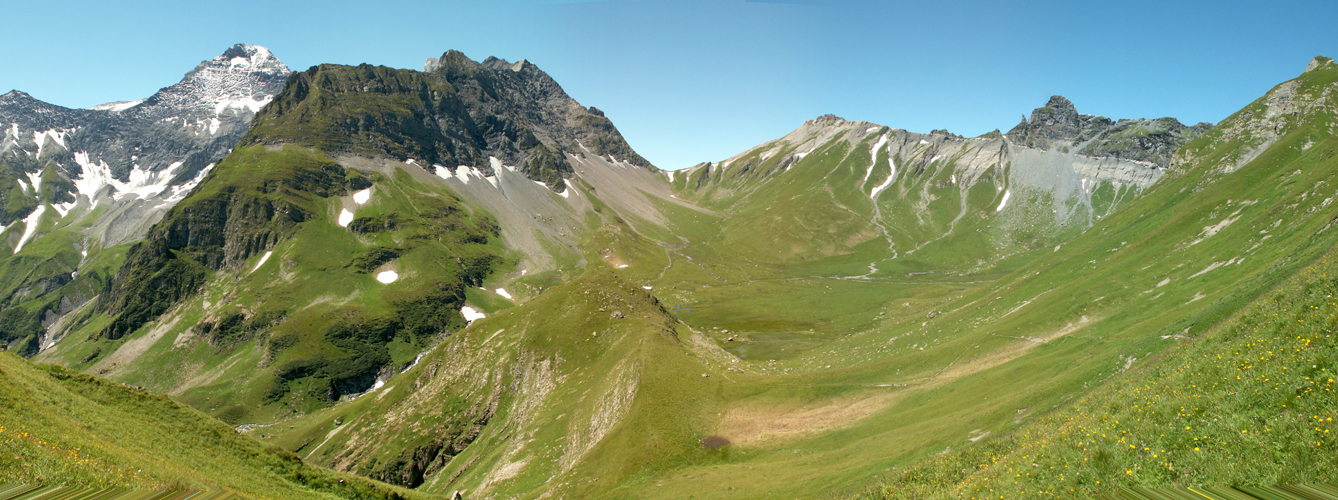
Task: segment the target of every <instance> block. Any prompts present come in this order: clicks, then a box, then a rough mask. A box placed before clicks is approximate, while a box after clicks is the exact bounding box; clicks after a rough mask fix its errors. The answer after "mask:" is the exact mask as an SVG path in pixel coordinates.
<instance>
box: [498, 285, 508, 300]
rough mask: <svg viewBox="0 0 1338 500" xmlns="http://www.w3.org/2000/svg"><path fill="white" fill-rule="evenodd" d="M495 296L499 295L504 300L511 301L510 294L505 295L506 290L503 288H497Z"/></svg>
mask: <svg viewBox="0 0 1338 500" xmlns="http://www.w3.org/2000/svg"><path fill="white" fill-rule="evenodd" d="M497 295H501V296H503V297H506V300H511V294H509V293H506V289H505V288H498V289H497Z"/></svg>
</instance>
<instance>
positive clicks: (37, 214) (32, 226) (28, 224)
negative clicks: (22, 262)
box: [14, 205, 46, 254]
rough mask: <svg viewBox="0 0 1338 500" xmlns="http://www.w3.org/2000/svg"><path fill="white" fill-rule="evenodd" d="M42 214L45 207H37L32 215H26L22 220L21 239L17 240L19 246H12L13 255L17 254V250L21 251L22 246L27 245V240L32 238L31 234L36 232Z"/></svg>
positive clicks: (44, 211)
mask: <svg viewBox="0 0 1338 500" xmlns="http://www.w3.org/2000/svg"><path fill="white" fill-rule="evenodd" d="M44 213H46V205H38V206H37V210H33V213H30V214H28V216H27V217H25V218H24V219H23V224H24V227H23V237H21V238H19V244H18V245H15V246H14V253H15V254H17V253H19V250H22V249H23V245H24V244H25V243H28V239H30V238H32V237H33V233H35V232H37V225H38V224H40V223H41V222H42V214H44Z"/></svg>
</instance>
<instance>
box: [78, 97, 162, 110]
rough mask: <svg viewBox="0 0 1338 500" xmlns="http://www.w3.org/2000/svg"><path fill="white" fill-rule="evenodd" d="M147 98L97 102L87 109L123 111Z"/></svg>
mask: <svg viewBox="0 0 1338 500" xmlns="http://www.w3.org/2000/svg"><path fill="white" fill-rule="evenodd" d="M147 100H148V99H139V100H134V101H117V102H109V103H106V104H99V105H97V106H93V107H91V108H88V109H98V110H103V111H125V110H127V109H130V108H133V107H135V106H139V105H140V104H143V103H144V101H147Z"/></svg>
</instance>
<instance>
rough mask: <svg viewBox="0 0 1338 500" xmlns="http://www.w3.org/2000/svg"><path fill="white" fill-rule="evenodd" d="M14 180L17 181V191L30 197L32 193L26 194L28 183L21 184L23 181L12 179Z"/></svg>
mask: <svg viewBox="0 0 1338 500" xmlns="http://www.w3.org/2000/svg"><path fill="white" fill-rule="evenodd" d="M14 180H16V181H19V189H20V190H21V191H23V194H27V195H31V194H32V193H29V192H28V183H26V182H23V179H14Z"/></svg>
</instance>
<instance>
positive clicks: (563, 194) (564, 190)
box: [558, 176, 672, 198]
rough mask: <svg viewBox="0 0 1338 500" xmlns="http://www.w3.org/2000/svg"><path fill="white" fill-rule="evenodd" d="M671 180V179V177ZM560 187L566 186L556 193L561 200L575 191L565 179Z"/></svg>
mask: <svg viewBox="0 0 1338 500" xmlns="http://www.w3.org/2000/svg"><path fill="white" fill-rule="evenodd" d="M671 178H672V176H671ZM562 185H564V186H567V189H563V190H562V192H561V193H558V196H561V197H563V198H567V197H570V196H571V192H572V191H573V190H575V189H576V188H574V187H571V181H569V180H567V179H562Z"/></svg>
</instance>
